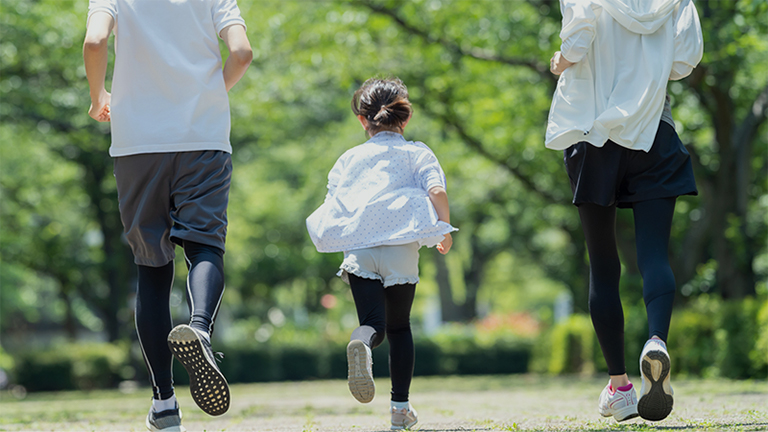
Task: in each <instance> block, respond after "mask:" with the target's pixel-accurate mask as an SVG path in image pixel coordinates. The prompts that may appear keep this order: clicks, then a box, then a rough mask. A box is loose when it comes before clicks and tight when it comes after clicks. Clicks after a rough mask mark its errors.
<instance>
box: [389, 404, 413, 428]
mask: <svg viewBox="0 0 768 432" xmlns="http://www.w3.org/2000/svg"><path fill="white" fill-rule="evenodd" d="M389 412H390V413H391V414H392V427H390V428H389V429H390V430H404V429H410V428H411V427H412V426H413V425H415V424H416V423H418V422H419V413H417V412H416V410H415V409H413V407H412V406H411V404H410V403H408V407H407V408H400V409H398V408H395V407H390V409H389Z"/></svg>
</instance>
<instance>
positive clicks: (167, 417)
mask: <svg viewBox="0 0 768 432" xmlns="http://www.w3.org/2000/svg"><path fill="white" fill-rule="evenodd" d="M147 429H149V430H151V431H153V432H158V431H162V432H186V429H184V426H182V425H181V409H179V406H178V405H176V408H174V409H169V410H165V411H160V412H155V410H154V409H152V407H150V408H149V414H147Z"/></svg>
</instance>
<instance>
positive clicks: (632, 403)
mask: <svg viewBox="0 0 768 432" xmlns="http://www.w3.org/2000/svg"><path fill="white" fill-rule="evenodd" d="M630 385H631V384H630ZM597 409H598V410H599V411H600V415H602V416H603V417H610V416H613V418H615V419H616V421H617V422H622V421H624V420H629V419H631V418H635V417H637V394H635V388H634V387H630V388H629V389H628V390H624V391H622V390H619V389H616V390H615V391H611V382H610V381H608V385H607V386H605V388H604V389H603V392H602V393H600V399H598V402H597Z"/></svg>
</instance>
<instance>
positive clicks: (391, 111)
mask: <svg viewBox="0 0 768 432" xmlns="http://www.w3.org/2000/svg"><path fill="white" fill-rule="evenodd" d="M352 112H353V113H355V115H361V116H363V117H365V118H366V119H367V120H368V133H370V134H371V136H373V135H375V134H376V133H377V132H380V131H382V130H395V131H398V132H399V131H400V130H401V129H402V127H403V124H404V123H405V122H406V121H407V120H408V118H409V117H410V116H411V113H412V112H413V109H412V108H411V102H410V101H408V89H407V88H406V87H405V84H403V82H402V81H400V79H399V78H385V79H381V78H370V79H368V80H367V81H365V82H364V83H363V85H362V86H360V88H359V89H358V90H357V91H356V92H355V95H354V96H352Z"/></svg>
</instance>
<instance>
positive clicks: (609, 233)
mask: <svg viewBox="0 0 768 432" xmlns="http://www.w3.org/2000/svg"><path fill="white" fill-rule="evenodd" d="M632 210H633V213H634V217H635V241H636V247H637V265H638V267H639V269H640V275H641V276H642V278H643V299H644V300H645V308H646V312H647V314H648V333H649V338H650V337H651V336H658V337H660V338H661V339H662V340H664V341H666V340H667V332H668V331H669V322H670V319H671V316H672V303H673V301H674V299H675V276H674V275H673V274H672V269H671V267H670V266H669V256H668V245H669V235H670V230H671V227H672V216H673V214H674V211H675V198H674V197H673V198H663V199H655V200H649V201H642V202H638V203H635V204H634V205H633V208H632ZM579 216H580V217H581V225H582V228H583V230H584V236H585V237H586V240H587V250H588V251H589V313H590V315H591V316H592V324H593V325H594V327H595V332H596V333H597V339H598V340H599V341H600V346H601V348H602V350H603V356H604V357H605V361H606V363H607V364H608V373H609V374H610V375H621V374H624V373H625V372H626V367H625V363H624V313H623V310H622V307H621V299H620V298H619V277H620V276H621V262H620V261H619V254H618V251H617V249H616V207H614V206H612V207H604V206H599V205H596V204H581V205H580V206H579Z"/></svg>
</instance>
